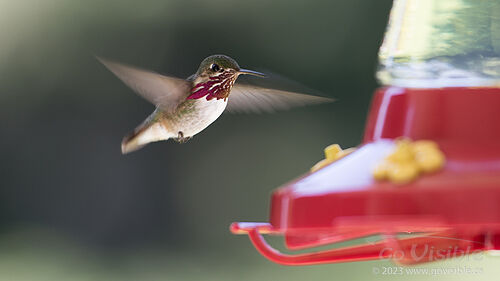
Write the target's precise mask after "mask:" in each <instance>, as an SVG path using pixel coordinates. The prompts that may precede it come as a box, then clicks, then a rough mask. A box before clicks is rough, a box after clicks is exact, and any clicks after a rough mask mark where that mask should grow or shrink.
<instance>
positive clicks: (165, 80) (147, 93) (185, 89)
mask: <svg viewBox="0 0 500 281" xmlns="http://www.w3.org/2000/svg"><path fill="white" fill-rule="evenodd" d="M97 59H98V60H99V61H100V62H101V63H102V64H104V66H106V68H108V69H109V70H110V71H111V72H113V73H114V74H115V75H116V76H117V77H118V78H120V80H122V81H123V83H125V84H126V85H127V86H129V87H130V88H131V89H132V90H134V91H135V92H136V93H138V94H139V95H140V96H141V97H143V98H145V99H146V100H148V101H149V102H151V103H153V104H154V105H156V106H157V107H159V108H161V109H162V110H164V111H167V112H171V111H173V110H175V108H176V107H177V106H178V105H179V104H180V103H181V102H182V101H183V100H185V99H186V97H187V96H189V93H190V90H191V83H190V82H188V81H186V80H184V79H180V78H175V77H168V76H164V75H161V74H158V73H154V72H151V71H147V70H143V69H139V68H135V67H131V66H127V65H123V64H120V63H117V62H113V61H110V60H106V59H102V58H97Z"/></svg>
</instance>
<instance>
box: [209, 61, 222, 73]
mask: <svg viewBox="0 0 500 281" xmlns="http://www.w3.org/2000/svg"><path fill="white" fill-rule="evenodd" d="M210 69H211V70H212V71H213V72H217V71H219V70H220V67H219V65H217V64H216V63H212V65H211V66H210Z"/></svg>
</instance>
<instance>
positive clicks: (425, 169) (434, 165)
mask: <svg viewBox="0 0 500 281" xmlns="http://www.w3.org/2000/svg"><path fill="white" fill-rule="evenodd" d="M444 164H445V157H444V154H443V152H441V150H439V147H438V145H437V144H436V143H435V142H433V141H429V140H419V141H414V142H412V141H411V140H409V139H398V140H396V147H395V149H394V152H392V153H391V154H390V155H388V156H387V157H386V158H385V159H384V161H383V162H382V163H380V164H378V165H377V166H376V167H375V169H374V170H373V177H374V178H375V179H376V180H388V181H391V182H393V183H397V184H404V183H408V182H411V181H413V180H415V179H416V178H417V177H418V176H419V175H422V174H427V173H433V172H437V171H439V170H441V169H442V168H443V166H444Z"/></svg>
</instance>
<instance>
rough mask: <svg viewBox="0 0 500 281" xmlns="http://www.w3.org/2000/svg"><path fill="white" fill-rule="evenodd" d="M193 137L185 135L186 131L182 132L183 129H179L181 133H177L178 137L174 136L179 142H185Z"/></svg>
mask: <svg viewBox="0 0 500 281" xmlns="http://www.w3.org/2000/svg"><path fill="white" fill-rule="evenodd" d="M191 138H192V137H184V133H182V132H181V131H179V133H178V134H177V137H176V138H174V140H175V141H176V142H178V143H185V142H187V141H188V140H190V139H191Z"/></svg>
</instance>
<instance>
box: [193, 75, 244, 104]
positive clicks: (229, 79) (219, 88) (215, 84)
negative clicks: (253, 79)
mask: <svg viewBox="0 0 500 281" xmlns="http://www.w3.org/2000/svg"><path fill="white" fill-rule="evenodd" d="M234 80H235V77H234V74H232V73H222V74H220V75H218V76H212V77H210V78H209V80H208V81H206V82H201V83H198V84H196V85H195V86H194V87H193V89H191V95H190V96H189V97H188V98H187V99H188V100H190V99H200V98H202V97H205V96H206V97H207V100H211V99H213V98H216V99H218V100H219V99H226V98H227V96H228V95H229V91H230V90H231V87H232V86H233V83H234Z"/></svg>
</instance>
